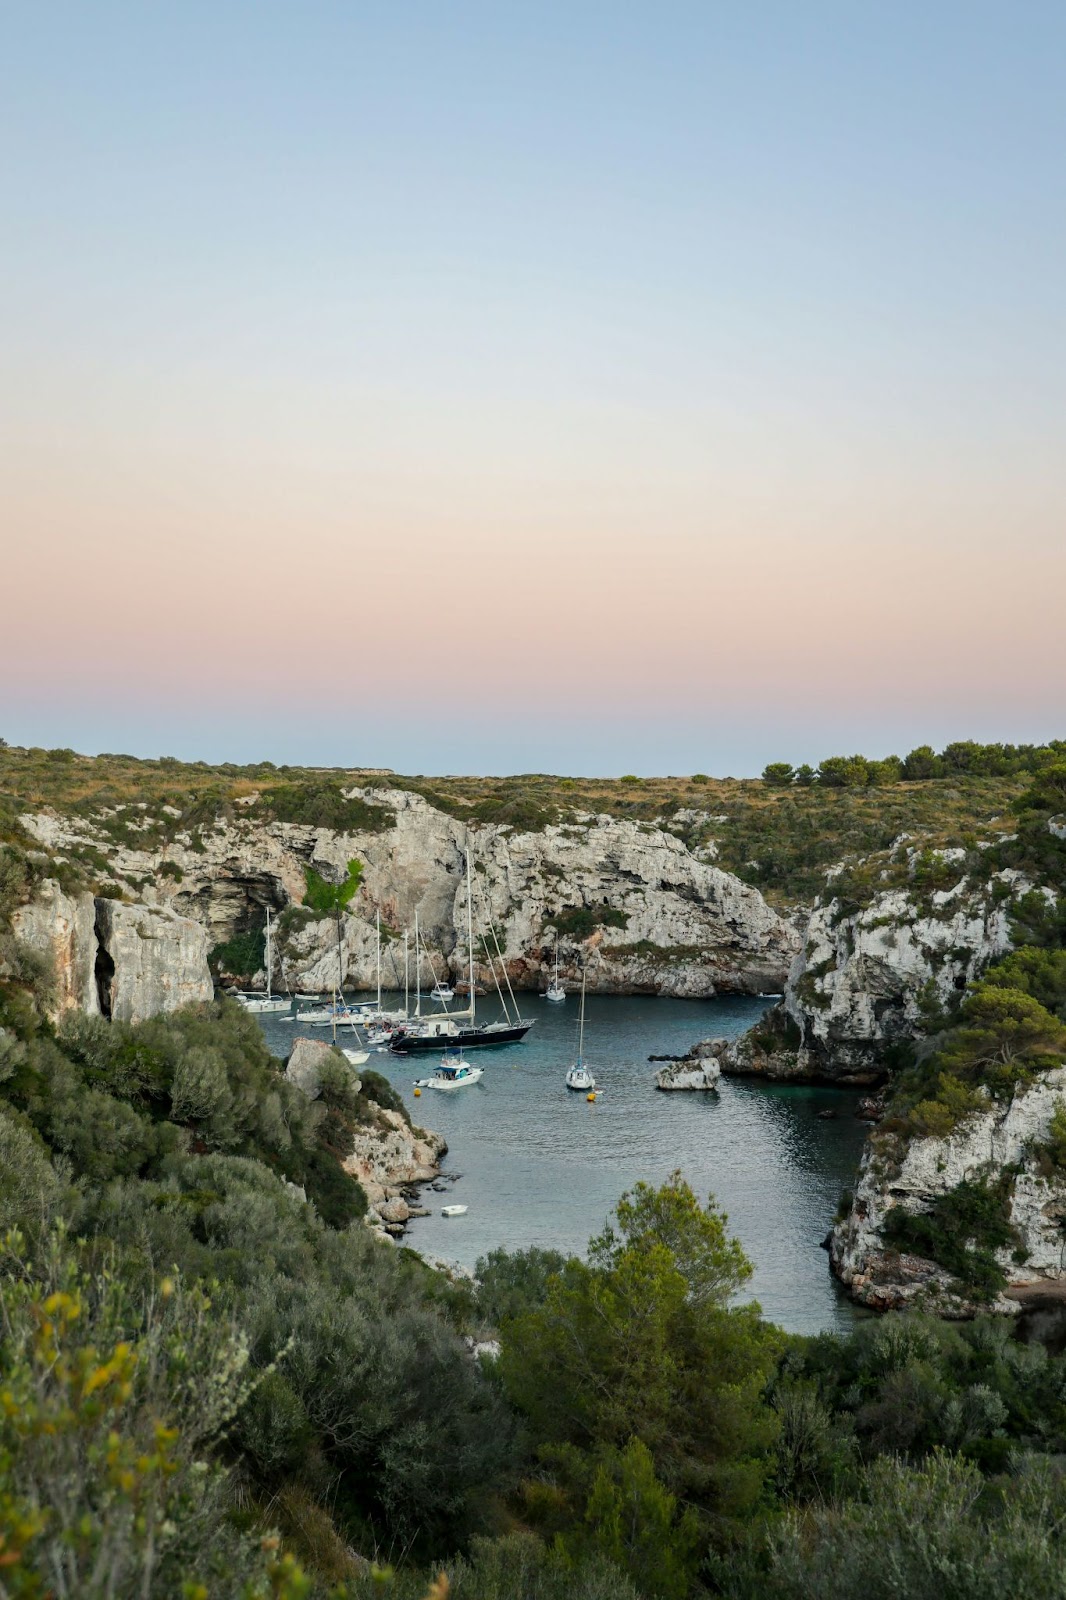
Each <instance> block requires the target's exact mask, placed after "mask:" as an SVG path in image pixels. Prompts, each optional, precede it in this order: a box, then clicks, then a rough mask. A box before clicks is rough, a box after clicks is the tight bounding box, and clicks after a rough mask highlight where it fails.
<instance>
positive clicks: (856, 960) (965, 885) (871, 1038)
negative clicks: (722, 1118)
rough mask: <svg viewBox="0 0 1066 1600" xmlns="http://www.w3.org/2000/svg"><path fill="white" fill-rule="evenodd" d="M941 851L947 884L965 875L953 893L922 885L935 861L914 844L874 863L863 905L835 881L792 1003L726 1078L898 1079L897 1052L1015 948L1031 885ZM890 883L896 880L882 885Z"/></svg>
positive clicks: (793, 972) (732, 1058)
mask: <svg viewBox="0 0 1066 1600" xmlns="http://www.w3.org/2000/svg"><path fill="white" fill-rule="evenodd" d="M933 854H934V855H935V858H936V861H935V870H936V872H937V875H938V877H939V879H940V881H942V882H943V881H945V880H951V879H952V878H953V877H954V878H956V881H954V882H950V881H948V883H947V887H944V888H930V887H929V886H928V884H927V883H925V882H923V881H921V876H920V870H919V863H921V864H922V866H923V867H924V869H925V871H928V870H929V867H928V861H929V856H930V852H928V851H919V850H918V849H917V848H915V847H913V846H912V845H910V844H909V842H908V841H900V842H899V843H898V844H897V846H896V848H895V849H894V850H893V851H892V852H891V853H888V854H886V855H885V856H884V857H883V858H875V859H874V863H873V865H874V868H875V875H874V877H873V881H872V882H869V881H868V882H867V885H866V893H865V895H864V902H863V903H862V904H858V905H857V904H855V903H854V898H853V895H852V893H851V892H849V891H850V886H849V885H847V884H844V883H841V882H840V881H839V880H840V874H839V873H835V874H831V875H830V878H829V881H828V882H827V885H826V888H825V890H824V892H823V894H822V895H821V896H820V898H819V899H818V901H817V902H816V904H815V906H814V908H813V909H812V911H811V914H810V917H809V919H808V921H807V925H806V929H805V932H804V935H803V938H802V942H801V945H800V948H799V950H798V951H797V953H796V956H795V958H794V960H793V962H792V965H791V968H790V970H789V974H788V979H787V982H786V984H785V990H784V996H783V999H782V1002H781V1004H780V1005H779V1006H778V1007H776V1008H775V1009H774V1011H773V1012H771V1013H770V1014H769V1015H768V1016H767V1017H766V1018H764V1019H763V1021H762V1022H760V1023H759V1024H758V1025H757V1027H756V1028H755V1029H753V1030H752V1031H751V1033H749V1034H745V1035H744V1036H743V1037H742V1038H741V1039H738V1040H736V1041H734V1042H733V1043H732V1044H731V1046H730V1048H729V1049H728V1050H726V1051H725V1052H723V1054H722V1057H721V1063H722V1070H723V1071H724V1072H726V1073H736V1074H741V1075H749V1076H755V1077H766V1078H773V1079H779V1080H784V1081H788V1080H794V1081H797V1082H801V1081H806V1082H823V1083H839V1084H859V1085H868V1084H874V1083H878V1082H880V1081H882V1080H883V1079H884V1078H885V1077H886V1076H887V1074H888V1072H889V1071H890V1065H891V1050H890V1047H891V1046H892V1045H893V1044H898V1043H901V1042H906V1041H911V1040H913V1039H915V1038H917V1037H920V1036H921V1035H922V1034H923V1033H925V1032H926V1030H927V1027H928V1024H929V1019H930V1017H931V1016H935V1014H936V1013H937V1011H938V1010H940V1009H941V1008H944V1007H947V1006H948V1005H949V1004H950V1003H951V1002H952V1001H953V1000H954V999H956V998H957V997H958V995H959V994H960V993H962V992H963V991H964V990H965V989H966V986H967V984H968V983H970V982H972V980H973V979H974V978H975V977H977V976H978V975H979V974H980V973H981V972H983V971H984V969H985V968H986V967H987V966H988V965H989V963H990V962H991V961H994V960H995V959H996V958H997V957H998V956H1001V955H1003V954H1004V953H1005V952H1006V951H1008V950H1009V949H1010V948H1011V944H1012V936H1011V911H1012V909H1013V907H1014V905H1015V904H1016V902H1017V900H1018V899H1019V898H1020V897H1021V896H1022V895H1024V894H1025V893H1026V892H1027V891H1028V890H1029V889H1030V888H1031V887H1032V885H1031V884H1030V882H1029V881H1028V880H1027V879H1026V878H1025V877H1024V876H1023V874H1022V873H1020V872H1017V871H1014V870H1011V869H1006V870H1002V871H997V872H992V873H990V874H989V876H988V877H987V878H986V879H984V880H983V881H981V880H975V879H974V878H973V876H972V875H969V874H967V873H965V872H964V870H963V868H962V865H961V858H962V857H963V854H964V852H963V851H962V850H941V851H937V852H934V853H933ZM956 863H957V864H958V865H957V873H956V872H954V871H953V870H952V869H953V866H955V865H956ZM882 875H883V877H884V878H887V879H890V880H892V879H895V880H897V881H894V882H889V883H887V884H886V885H885V886H884V887H881V886H880V884H879V882H878V878H879V877H880V876H882ZM900 878H902V879H903V881H902V882H900V881H898V880H899V879H900Z"/></svg>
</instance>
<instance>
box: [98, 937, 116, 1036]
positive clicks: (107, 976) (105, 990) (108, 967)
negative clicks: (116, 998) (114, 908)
mask: <svg viewBox="0 0 1066 1600" xmlns="http://www.w3.org/2000/svg"><path fill="white" fill-rule="evenodd" d="M96 940H97V943H96V967H95V974H96V998H97V1000H98V1001H99V1003H100V1015H101V1016H102V1017H106V1018H107V1020H108V1022H110V1021H111V984H112V981H113V979H114V976H115V963H114V962H113V961H112V959H111V957H110V955H109V954H108V952H107V950H106V949H105V948H104V944H103V941H102V939H101V938H100V928H99V925H97V930H96Z"/></svg>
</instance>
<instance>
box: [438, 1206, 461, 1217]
mask: <svg viewBox="0 0 1066 1600" xmlns="http://www.w3.org/2000/svg"><path fill="white" fill-rule="evenodd" d="M440 1214H441V1216H442V1217H462V1216H465V1215H466V1207H465V1206H441V1208H440Z"/></svg>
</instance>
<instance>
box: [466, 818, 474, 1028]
mask: <svg viewBox="0 0 1066 1600" xmlns="http://www.w3.org/2000/svg"><path fill="white" fill-rule="evenodd" d="M470 879H471V867H470V851H469V849H468V850H467V852H466V944H467V949H468V950H469V952H470V1026H471V1027H473V1026H474V899H473V889H472V887H471V882H470Z"/></svg>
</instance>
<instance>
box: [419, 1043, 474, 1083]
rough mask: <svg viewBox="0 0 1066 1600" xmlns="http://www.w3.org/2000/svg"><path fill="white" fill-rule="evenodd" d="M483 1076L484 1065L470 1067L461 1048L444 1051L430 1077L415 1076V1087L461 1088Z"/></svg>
mask: <svg viewBox="0 0 1066 1600" xmlns="http://www.w3.org/2000/svg"><path fill="white" fill-rule="evenodd" d="M484 1076H485V1069H484V1067H472V1066H470V1065H469V1064H468V1063H467V1062H465V1061H464V1060H463V1053H462V1051H461V1050H457V1051H454V1052H453V1051H446V1052H445V1054H444V1055H443V1056H442V1057H441V1061H440V1066H439V1067H438V1068H437V1070H436V1072H435V1073H434V1074H433V1076H432V1078H416V1079H415V1088H416V1089H462V1088H463V1087H464V1085H466V1084H468V1083H479V1082H480V1081H481V1079H482V1078H483V1077H484Z"/></svg>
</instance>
